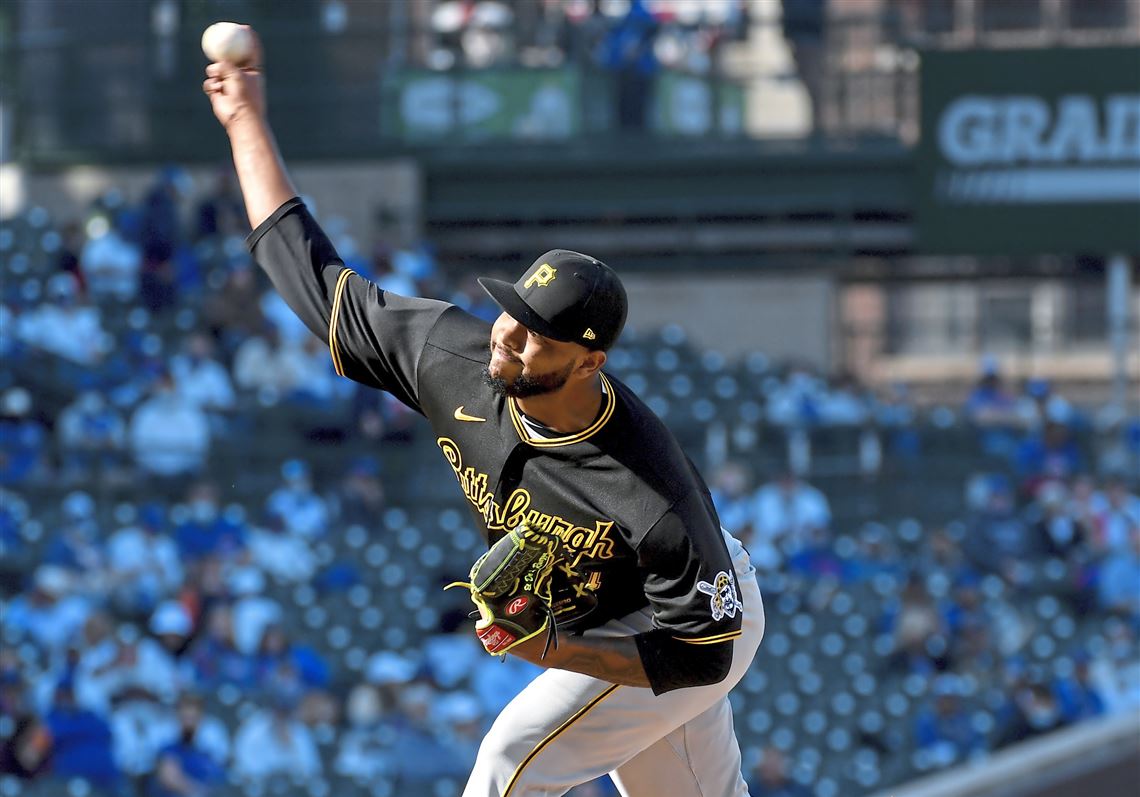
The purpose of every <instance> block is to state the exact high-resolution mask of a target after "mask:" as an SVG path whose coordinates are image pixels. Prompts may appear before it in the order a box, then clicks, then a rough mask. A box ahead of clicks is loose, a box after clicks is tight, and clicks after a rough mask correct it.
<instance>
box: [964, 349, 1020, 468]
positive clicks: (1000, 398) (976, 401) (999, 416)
mask: <svg viewBox="0 0 1140 797" xmlns="http://www.w3.org/2000/svg"><path fill="white" fill-rule="evenodd" d="M965 415H966V418H967V420H969V421H970V423H972V424H974V426H976V427H977V428H978V430H979V433H980V436H981V445H982V451H983V453H985V454H987V455H989V456H994V457H1002V458H1006V459H1008V458H1010V457H1012V456H1013V455H1014V453H1015V451H1016V449H1017V436H1018V430H1019V429H1020V427H1021V423H1022V419H1021V417H1020V416H1019V415H1018V412H1017V400H1016V399H1015V398H1014V397H1013V396H1012V395H1011V394H1010V393H1009V392H1008V390H1007V389H1006V387H1005V383H1004V382H1003V381H1002V377H1001V371H1000V370H999V367H998V362H997V360H996V359H994V358H993V357H990V356H987V357H985V358H983V360H982V376H981V379H979V380H978V383H977V385H975V386H974V389H973V390H972V391H971V392H970V395H969V397H968V398H967V399H966V406H965Z"/></svg>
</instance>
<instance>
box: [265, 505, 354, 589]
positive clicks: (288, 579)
mask: <svg viewBox="0 0 1140 797" xmlns="http://www.w3.org/2000/svg"><path fill="white" fill-rule="evenodd" d="M374 517H375V516H374ZM249 555H250V561H251V562H252V563H253V564H254V565H256V566H257V567H258V568H259V569H260V570H262V571H263V572H265V573H267V574H268V575H270V576H272V577H273V580H274V581H277V582H278V583H282V584H294V583H305V582H308V581H309V580H311V579H312V577H313V573H314V572H315V571H316V567H317V560H316V556H315V555H314V554H313V551H312V549H311V548H310V547H309V542H308V540H307V539H305V538H304V537H300V536H297V535H295V534H290V533H289V528H288V526H287V525H286V524H285V519H284V518H283V517H282V516H281V515H279V514H277V513H276V512H266V513H265V519H264V520H263V521H262V522H261V523H260V524H258V525H256V526H254V527H253V528H252V529H250V532H249Z"/></svg>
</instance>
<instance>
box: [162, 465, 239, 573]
mask: <svg viewBox="0 0 1140 797" xmlns="http://www.w3.org/2000/svg"><path fill="white" fill-rule="evenodd" d="M186 510H187V513H186V515H184V516H183V517H182V518H181V519H180V520H179V522H178V524H177V525H176V526H175V529H174V539H175V541H176V542H177V544H178V550H179V552H180V553H181V554H182V556H183V558H185V559H186V560H189V561H190V562H194V561H196V560H199V559H202V558H204V557H207V556H216V557H219V558H220V559H222V560H224V561H229V560H232V559H235V558H239V557H240V556H241V555H242V554H243V553H244V551H245V549H246V530H245V526H244V524H243V523H241V522H240V519H239V518H236V517H234V516H232V515H231V514H229V513H223V512H222V508H221V506H220V505H219V503H218V488H217V485H215V484H214V483H213V482H207V481H203V482H198V483H196V484H194V485H192V486H191V487H190V490H189V491H188V492H187V495H186Z"/></svg>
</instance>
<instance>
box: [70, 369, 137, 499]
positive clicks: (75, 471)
mask: <svg viewBox="0 0 1140 797" xmlns="http://www.w3.org/2000/svg"><path fill="white" fill-rule="evenodd" d="M56 437H57V440H58V441H59V446H60V450H61V452H62V460H63V461H62V463H61V464H62V473H61V474H60V477H61V478H62V479H63V480H64V481H65V482H67V481H77V480H81V479H86V478H91V477H93V476H106V475H108V474H109V473H112V472H115V471H118V470H119V469H120V468H121V467H122V465H123V451H124V449H125V447H126V437H127V424H126V422H125V421H124V420H123V416H122V415H121V414H120V413H119V411H118V410H116V409H115V408H114V407H113V406H111V404H109V403H108V401H107V400H106V398H104V397H103V394H102V393H99V392H98V391H95V390H88V391H85V392H84V393H81V394H80V395H79V397H78V398H77V399H76V400H75V401H73V402H72V403H71V404H68V405H67V406H66V407H65V408H64V409H63V411H62V412H61V413H60V415H59V418H58V419H57V421H56Z"/></svg>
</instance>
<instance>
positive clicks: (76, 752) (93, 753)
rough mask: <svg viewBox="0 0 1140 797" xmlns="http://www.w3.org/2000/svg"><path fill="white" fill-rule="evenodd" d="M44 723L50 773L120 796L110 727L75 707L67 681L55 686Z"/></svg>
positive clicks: (72, 694) (119, 778) (93, 713)
mask: <svg viewBox="0 0 1140 797" xmlns="http://www.w3.org/2000/svg"><path fill="white" fill-rule="evenodd" d="M45 724H46V726H47V731H48V734H49V735H50V737H51V769H52V773H53V774H55V775H57V776H59V777H63V778H73V777H80V778H86V779H87V780H89V781H91V782H92V784H94V785H95V786H96V787H97V788H100V789H103V790H105V791H106V792H107V793H109V794H112V795H118V794H121V793H122V788H123V778H122V773H121V772H120V771H119V769H118V767H117V765H116V764H115V760H114V756H113V755H112V740H111V728H110V726H109V725H108V724H107V723H106V721H104V720H103V719H102V718H101V717H100V716H99V715H98V714H96V713H95V712H93V711H90V710H88V709H85V708H81V707H80V706H78V705H77V704H76V702H75V693H74V691H73V689H72V683H71V681H70V680H67V679H65V680H63V681H61V682H60V684H59V686H58V687H56V691H55V700H54V702H53V705H52V708H51V710H50V711H48V714H47V717H46V718H45Z"/></svg>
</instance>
